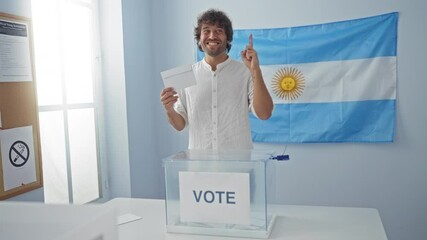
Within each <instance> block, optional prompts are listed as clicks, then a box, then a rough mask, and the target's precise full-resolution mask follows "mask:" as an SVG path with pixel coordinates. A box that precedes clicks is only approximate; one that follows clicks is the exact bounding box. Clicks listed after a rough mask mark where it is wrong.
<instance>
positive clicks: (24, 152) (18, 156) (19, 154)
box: [9, 141, 30, 167]
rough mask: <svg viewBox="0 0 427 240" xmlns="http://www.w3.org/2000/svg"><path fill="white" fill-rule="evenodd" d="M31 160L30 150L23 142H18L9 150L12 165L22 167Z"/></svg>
mask: <svg viewBox="0 0 427 240" xmlns="http://www.w3.org/2000/svg"><path fill="white" fill-rule="evenodd" d="M29 158H30V149H29V148H28V145H27V144H26V143H25V142H23V141H16V142H14V143H13V144H12V146H11V147H10V150H9V160H10V163H11V164H12V165H13V166H15V167H22V166H24V165H25V163H27V161H28V159H29Z"/></svg>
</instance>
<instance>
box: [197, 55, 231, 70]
mask: <svg viewBox="0 0 427 240" xmlns="http://www.w3.org/2000/svg"><path fill="white" fill-rule="evenodd" d="M230 62H231V57H230V56H228V58H227V59H226V60H225V61H224V62H222V63H220V64H218V65H217V66H216V70H217V71H218V70H221V69H222V68H224V67H225V66H227V65H228V64H229V63H230ZM202 63H203V66H205V67H206V68H207V69H209V70H210V71H212V67H211V65H209V63H207V62H206V60H205V58H203V60H202Z"/></svg>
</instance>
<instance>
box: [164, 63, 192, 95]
mask: <svg viewBox="0 0 427 240" xmlns="http://www.w3.org/2000/svg"><path fill="white" fill-rule="evenodd" d="M160 75H162V78H163V84H164V85H165V87H173V88H174V89H175V90H178V89H183V88H186V87H190V86H193V85H196V77H194V73H193V68H192V67H191V65H185V66H180V67H176V68H172V69H169V70H166V71H163V72H161V73H160Z"/></svg>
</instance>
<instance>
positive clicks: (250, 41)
mask: <svg viewBox="0 0 427 240" xmlns="http://www.w3.org/2000/svg"><path fill="white" fill-rule="evenodd" d="M249 47H250V48H253V47H254V44H253V41H252V34H251V35H249Z"/></svg>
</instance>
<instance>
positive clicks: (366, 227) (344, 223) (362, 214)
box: [105, 198, 387, 240]
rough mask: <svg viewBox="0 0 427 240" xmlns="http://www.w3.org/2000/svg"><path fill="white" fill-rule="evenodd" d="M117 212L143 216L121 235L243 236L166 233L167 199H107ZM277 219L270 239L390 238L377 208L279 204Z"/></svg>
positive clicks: (174, 238)
mask: <svg viewBox="0 0 427 240" xmlns="http://www.w3.org/2000/svg"><path fill="white" fill-rule="evenodd" d="M105 205H107V206H114V207H115V208H116V209H117V215H118V216H123V215H125V214H133V215H136V216H140V217H142V219H140V220H136V221H133V222H128V223H125V224H122V225H119V229H118V230H119V239H120V240H125V239H126V240H131V239H152V240H161V239H167V240H196V239H197V240H214V239H215V240H221V239H222V240H242V239H243V238H231V237H216V236H205V235H187V234H175V233H166V231H165V202H164V200H153V199H136V198H115V199H113V200H111V201H109V202H107V203H105ZM272 210H273V211H274V212H276V214H277V219H276V223H275V226H274V227H273V231H272V233H271V235H270V238H269V239H283V240H356V239H357V240H387V236H386V234H385V231H384V227H383V225H382V222H381V218H380V216H379V213H378V211H377V210H376V209H373V208H344V207H318V206H295V205H276V206H274V209H272Z"/></svg>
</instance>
